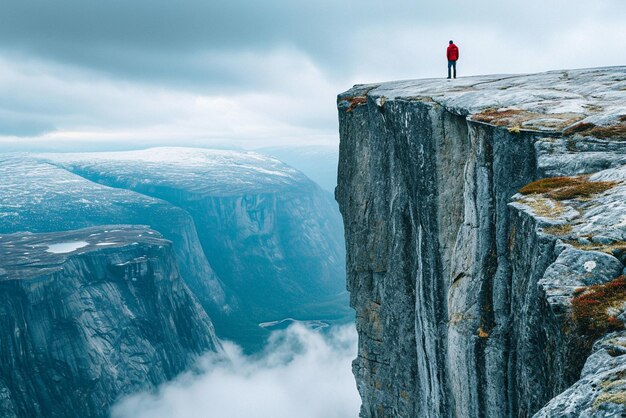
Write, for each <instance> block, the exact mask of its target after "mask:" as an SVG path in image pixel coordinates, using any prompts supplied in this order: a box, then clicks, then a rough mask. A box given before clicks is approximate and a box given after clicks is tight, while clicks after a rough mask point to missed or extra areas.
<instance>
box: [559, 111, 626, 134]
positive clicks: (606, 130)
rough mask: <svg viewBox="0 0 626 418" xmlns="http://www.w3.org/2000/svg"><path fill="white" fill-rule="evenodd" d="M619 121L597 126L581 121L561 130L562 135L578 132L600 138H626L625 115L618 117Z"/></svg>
mask: <svg viewBox="0 0 626 418" xmlns="http://www.w3.org/2000/svg"><path fill="white" fill-rule="evenodd" d="M618 120H619V123H617V124H615V125H610V126H598V125H596V124H594V123H589V122H581V123H577V124H576V125H573V126H570V127H569V128H567V129H565V130H564V131H563V135H564V136H572V135H575V134H579V135H582V136H593V137H595V138H600V139H626V115H622V116H620V117H619V119H618Z"/></svg>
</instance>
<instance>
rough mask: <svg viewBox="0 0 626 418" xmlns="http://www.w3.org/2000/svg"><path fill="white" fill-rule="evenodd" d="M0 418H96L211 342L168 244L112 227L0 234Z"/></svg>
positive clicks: (148, 233) (144, 231) (178, 368)
mask: <svg viewBox="0 0 626 418" xmlns="http://www.w3.org/2000/svg"><path fill="white" fill-rule="evenodd" d="M0 298H1V299H2V301H3V302H2V304H1V305H0V335H2V338H0V416H3V417H32V416H46V417H61V416H63V417H87V416H89V417H100V416H102V417H105V416H108V412H109V411H108V407H109V406H111V405H112V403H113V402H115V400H116V399H118V398H119V397H120V396H123V395H125V394H130V393H132V392H135V391H138V390H141V389H147V388H154V387H156V385H158V384H159V383H162V382H164V381H166V380H168V379H171V378H173V377H174V376H176V374H178V373H180V372H182V371H183V370H185V369H186V368H188V367H189V366H191V365H192V364H193V362H194V360H195V359H196V358H197V357H198V356H199V355H200V354H201V353H203V352H206V351H216V350H218V349H219V347H220V346H219V342H218V340H217V338H216V337H215V334H214V331H213V325H212V324H211V321H210V319H209V318H208V316H207V315H206V313H205V312H204V310H203V309H202V308H201V307H200V305H199V304H198V302H197V301H196V299H195V297H194V296H193V295H192V294H191V292H190V291H189V289H188V288H187V286H186V285H185V283H184V282H183V280H182V279H181V278H180V276H179V274H178V269H177V267H176V262H175V259H174V255H173V250H172V246H171V242H170V241H167V240H165V239H163V238H162V237H161V236H160V235H159V234H158V233H157V232H155V231H153V230H150V229H148V228H144V227H138V226H132V227H131V226H124V225H114V226H105V227H97V228H88V229H82V230H75V231H67V232H58V233H42V234H32V233H17V234H9V235H2V236H0Z"/></svg>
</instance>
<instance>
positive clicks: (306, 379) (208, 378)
mask: <svg viewBox="0 0 626 418" xmlns="http://www.w3.org/2000/svg"><path fill="white" fill-rule="evenodd" d="M356 341H357V337H356V331H355V329H354V327H352V326H345V327H337V328H335V329H333V330H331V331H330V332H329V333H327V334H322V333H320V332H317V331H312V330H309V329H307V328H305V327H303V326H300V325H294V326H291V327H289V328H288V329H287V330H284V331H277V332H275V333H274V334H273V335H272V337H271V338H270V341H269V342H268V344H267V347H266V348H265V350H264V351H263V352H262V353H260V354H258V355H254V356H245V355H243V353H242V351H241V349H240V348H239V347H237V346H236V345H234V344H231V343H225V344H224V352H223V353H221V354H207V355H206V356H204V357H203V358H202V359H201V360H200V361H199V364H198V367H199V370H200V373H191V372H190V373H186V374H183V375H182V376H180V377H178V378H177V379H176V380H174V381H173V382H170V383H167V384H165V385H163V386H162V387H161V388H159V390H158V391H157V392H156V393H141V394H137V395H132V396H130V397H128V398H126V399H123V400H122V401H121V402H120V403H118V404H117V405H116V406H115V407H114V408H113V410H112V416H113V418H130V417H133V418H157V417H158V418H169V417H172V418H174V417H176V418H191V417H207V418H294V417H298V418H356V417H357V416H358V411H359V405H360V400H359V396H358V393H357V391H356V385H355V382H354V378H353V376H352V372H351V366H350V365H351V361H352V359H353V358H354V357H355V356H356Z"/></svg>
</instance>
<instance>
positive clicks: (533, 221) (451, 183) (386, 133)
mask: <svg viewBox="0 0 626 418" xmlns="http://www.w3.org/2000/svg"><path fill="white" fill-rule="evenodd" d="M488 82H489V81H487V82H485V81H483V80H476V82H475V83H474V84H472V85H471V86H465V87H464V89H463V88H461V87H453V89H454V88H456V89H457V90H452V91H451V92H450V93H448V92H447V91H445V89H446V88H449V86H450V85H447V86H445V85H442V86H443V87H442V89H443V90H444V91H443V92H439V91H437V90H436V89H433V87H432V85H431V84H429V81H428V80H425V81H424V82H413V83H414V84H413V85H411V84H410V83H409V82H406V83H397V85H392V86H386V85H382V86H373V85H370V86H355V87H354V88H353V89H351V90H350V91H348V92H346V93H344V94H342V95H340V96H339V98H338V107H339V115H340V118H339V120H340V135H341V146H340V164H339V185H338V187H337V189H336V198H337V200H338V202H339V204H340V208H341V212H342V215H343V217H344V224H345V231H346V240H347V273H348V288H349V290H350V292H351V304H352V306H353V307H354V308H355V310H356V312H357V329H358V332H359V354H358V357H357V359H356V360H355V361H354V363H353V368H354V373H355V376H356V380H357V385H358V388H359V392H360V394H361V396H362V399H363V405H362V409H361V416H362V417H376V418H379V417H445V416H451V417H452V416H454V417H494V418H495V417H507V416H511V417H529V416H532V415H533V414H534V413H536V412H537V411H538V410H539V409H541V408H542V406H544V405H545V404H546V403H547V402H548V401H550V399H552V398H554V397H555V396H557V395H558V394H559V393H561V392H563V391H564V390H565V389H567V388H568V387H569V386H570V385H572V384H573V383H574V382H576V380H577V379H578V378H579V376H580V372H581V369H582V367H583V365H584V363H585V360H586V358H587V357H588V356H589V354H590V350H591V345H590V341H591V340H590V338H588V336H586V335H583V334H584V333H582V334H581V331H580V329H578V328H577V327H576V325H575V323H574V322H572V321H573V320H572V310H571V300H572V297H575V293H572V292H573V291H574V290H575V289H576V288H580V286H585V285H589V283H591V282H589V283H584V280H586V279H581V280H582V282H580V283H578V282H577V286H578V287H574V286H573V285H570V284H567V285H563V283H564V281H565V280H567V277H571V274H578V273H577V271H578V270H576V269H575V268H573V270H572V271H571V272H564V271H563V270H562V269H559V265H560V263H563V262H565V263H569V262H570V260H571V257H573V256H572V255H568V254H570V252H571V251H575V249H573V247H571V244H568V242H569V241H567V240H566V239H565V238H566V237H564V236H559V234H556V233H555V232H548V230H549V228H553V229H554V228H557V227H560V228H561V229H562V230H565V229H567V228H566V227H563V225H566V222H568V221H569V220H571V219H573V218H572V216H574V215H571V213H574V212H575V213H583V212H578V211H577V210H576V209H573V207H574V206H575V205H574V204H573V203H569V201H565V203H562V202H561V201H557V200H551V199H547V198H546V202H548V203H549V204H550V205H553V206H554V208H551V207H549V208H548V212H550V210H552V212H554V213H549V214H546V213H543V212H545V211H546V209H545V208H541V207H537V205H536V204H535V203H532V202H526V201H525V200H524V201H523V202H522V203H519V202H518V203H515V204H513V205H511V199H512V197H513V196H515V195H516V193H517V191H518V190H519V189H520V188H522V187H523V186H524V185H526V184H528V183H531V182H532V181H534V180H537V179H539V178H541V177H544V176H546V175H551V176H554V175H572V174H579V173H585V172H594V171H597V169H598V168H606V167H611V166H617V165H619V161H621V160H620V159H621V157H619V155H618V156H616V155H615V154H616V152H617V151H616V149H619V150H623V149H624V147H621V148H620V147H616V146H615V145H614V144H610V145H609V143H610V141H604V143H602V141H600V143H599V142H598V140H597V139H592V140H588V138H587V137H582V136H581V137H578V136H577V137H575V138H574V139H576V141H575V142H574V140H573V139H572V138H568V139H564V138H562V136H561V134H560V133H558V132H557V131H558V129H562V128H559V126H566V125H567V124H572V123H575V122H576V121H578V120H581V119H582V118H583V117H584V115H583V114H582V113H581V114H580V115H579V114H570V113H559V114H558V115H557V116H546V115H545V114H543V113H540V112H539V111H534V110H533V112H531V111H527V110H516V111H514V112H511V111H506V110H504V111H502V112H503V113H499V112H500V111H495V110H489V111H484V112H483V113H481V114H479V115H476V114H478V113H479V112H478V110H480V108H488V104H489V103H488V102H487V101H486V100H485V99H484V97H481V94H482V93H483V92H477V93H476V94H477V95H478V97H477V98H476V101H477V103H473V102H472V100H470V99H468V98H467V96H466V95H465V94H466V93H465V92H466V91H478V90H479V89H481V88H482V87H477V86H478V85H480V84H487V83H488ZM493 82H494V83H495V84H496V85H498V84H499V83H502V81H501V79H496V80H493ZM430 83H434V82H430ZM516 83H520V81H519V80H517V81H515V80H513V81H511V85H513V86H516ZM467 84H470V83H469V82H468V83H467ZM508 88H509V87H508V86H507V87H503V86H501V85H498V89H497V93H493V92H491V91H488V92H486V93H485V94H492V95H493V96H494V97H495V96H497V94H500V95H502V94H506V93H500V91H501V90H506V89H508ZM542 88H543V87H542ZM420 89H421V90H424V91H431V95H430V96H429V95H425V94H424V95H416V94H415V93H416V91H419V90H420ZM432 92H437V94H439V97H438V96H437V94H435V93H432ZM457 92H460V93H458V96H459V97H460V98H458V100H457V102H454V100H455V99H454V97H456V96H454V95H455V94H456V93H457ZM421 93H423V91H421ZM446 94H449V95H450V97H452V99H450V98H448V97H447V96H446ZM541 94H543V95H544V96H545V92H542V93H541ZM541 94H539V93H538V96H541ZM559 94H563V93H562V92H561V93H559ZM441 96H442V97H443V99H441ZM511 96H512V98H513V99H515V98H516V97H518V96H516V95H515V94H513V93H511ZM390 97H391V98H390ZM529 97H533V96H532V94H529ZM538 100H539V99H538ZM540 100H544V99H540ZM474 106H478V107H479V109H476V108H474ZM541 110H542V111H543V112H546V110H545V108H541ZM507 112H508V113H507ZM524 112H525V113H524ZM492 114H496V115H498V116H499V117H503V118H504V117H505V116H503V115H506V117H507V118H508V117H512V116H511V115H512V114H514V115H515V118H521V116H520V115H523V117H524V118H525V119H524V120H523V121H522V120H521V119H516V121H517V120H519V121H520V122H519V124H520V125H518V126H509V125H507V123H500V122H501V120H492V119H490V118H491V115H492ZM475 116H479V117H475ZM605 116H606V115H605ZM481 117H482V119H481ZM594 117H595V116H594ZM530 119H533V120H532V121H531V122H528V121H529V120H530ZM555 121H556V122H555ZM507 122H509V120H507ZM516 123H517V122H516ZM526 123H534V124H535V125H533V129H520V126H522V127H523V126H525V125H521V124H526ZM555 124H561V125H558V126H557V125H555ZM564 141H565V142H566V143H568V144H569V145H567V144H566V145H565V146H563V147H562V148H564V149H561V148H559V147H560V145H559V144H562V143H563V142H564ZM568 141H569V142H568ZM585 144H589V145H585ZM577 147H579V148H580V149H578V148H577ZM585 151H588V154H587V155H585V156H584V157H583V158H580V157H581V156H580V154H579V153H584V152H585ZM567 152H571V155H568V154H567ZM603 152H604V154H603ZM559 156H561V159H560V160H559ZM518 196H519V195H518ZM533 196H534V195H533ZM524 199H525V198H524ZM537 199H538V201H540V198H537ZM531 200H532V199H531ZM583 200H584V199H582V200H581V202H582V201H583ZM533 202H534V201H533ZM540 202H543V201H540ZM544 203H545V202H544ZM576 204H578V203H576ZM528 205H530V206H528ZM569 205H572V207H570V206H569ZM540 209H543V211H542V210H540ZM570 209H571V210H570ZM570 215H571V216H570ZM568 216H569V217H568ZM548 218H550V219H548ZM557 218H558V219H557ZM546 222H547V224H546ZM576 222H578V221H576ZM576 222H575V223H576ZM582 222H583V221H582V220H581V221H580V222H579V223H581V224H582ZM548 224H549V225H548ZM577 224H578V223H577ZM547 225H548V226H547ZM542 228H543V229H545V231H544V232H542V231H543V229H542ZM568 228H570V229H571V225H570V226H568ZM557 229H558V228H557ZM574 229H576V227H575V228H574ZM555 230H556V229H555ZM568 231H569V229H568ZM617 239H618V238H616V240H617ZM570 241H571V240H570ZM602 251H605V253H606V251H607V250H606V249H605V250H602ZM584 252H585V253H589V252H588V251H584ZM609 252H610V251H609ZM605 253H603V254H599V253H598V254H592V255H590V257H592V258H593V260H596V261H593V262H594V263H596V262H598V263H599V261H597V260H600V259H601V258H602V257H603V256H604V255H605ZM564 254H565V255H564ZM572 254H573V253H572ZM606 257H609V258H610V259H611V260H612V261H610V262H609V264H611V263H613V262H615V263H617V264H615V265H613V264H611V266H612V267H611V268H609V269H608V270H606V271H604V270H603V271H604V273H602V275H599V276H598V277H597V280H596V281H597V282H608V281H610V280H612V279H614V278H615V277H617V276H619V274H620V273H621V268H622V267H623V266H622V265H621V263H619V262H618V260H617V259H616V258H614V257H613V256H611V255H606ZM563 260H566V261H563ZM594 265H595V264H594ZM620 266H621V267H620ZM613 267H614V268H613ZM580 269H582V267H580ZM597 271H599V270H596V272H592V273H591V275H594V274H596V273H597ZM583 273H585V272H584V271H583ZM588 276H589V275H588ZM581 277H582V276H581ZM594 280H595V279H594ZM557 288H558V289H560V290H558V292H562V291H565V292H569V296H568V298H566V299H567V300H566V302H563V301H561V302H558V303H557V302H555V301H556V299H554V298H551V297H550V294H551V292H553V290H554V289H557ZM563 289H565V290H563ZM547 416H552V415H547ZM554 416H557V415H554Z"/></svg>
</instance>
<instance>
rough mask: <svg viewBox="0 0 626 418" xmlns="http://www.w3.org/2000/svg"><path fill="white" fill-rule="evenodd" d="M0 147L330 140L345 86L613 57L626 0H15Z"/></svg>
mask: <svg viewBox="0 0 626 418" xmlns="http://www.w3.org/2000/svg"><path fill="white" fill-rule="evenodd" d="M1 7H2V8H1V9H0V149H4V150H14V149H30V148H37V149H42V148H44V149H52V150H54V149H61V148H64V149H65V148H67V147H70V148H72V149H98V148H102V147H106V148H137V147H142V146H146V145H158V144H182V145H201V146H220V147H247V148H254V147H261V146H270V145H285V144H293V145H301V144H315V145H320V144H321V145H332V144H336V143H337V141H338V135H337V132H336V131H337V120H336V119H337V115H336V110H335V96H336V94H337V93H338V92H340V91H343V90H346V89H347V88H349V87H350V86H351V85H352V84H354V83H364V82H376V81H384V80H394V79H406V78H422V77H442V76H445V71H446V61H445V48H446V46H447V42H448V40H450V39H454V40H455V42H456V43H457V45H458V46H459V48H460V51H461V58H460V61H459V64H458V71H459V75H461V76H464V75H473V74H490V73H521V72H535V71H545V70H551V69H562V68H582V67H595V66H611V65H624V64H626V25H625V24H624V22H625V21H626V1H624V0H593V1H589V0H586V1H581V0H549V1H548V0H525V1H516V2H509V1H502V0H480V1H467V0H447V1H446V0H441V1H432V0H428V1H425V0H412V1H409V0H387V1H373V0H358V1H357V0H343V1H337V0H333V1H331V0H317V1H310V2H306V1H297V2H296V1H293V0H254V1H252V0H247V1H244V0H221V1H216V0H177V1H168V2H165V1H159V0H134V1H128V0H124V1H121V0H109V1H85V0H55V1H49V0H25V1H7V2H3V5H2V6H1Z"/></svg>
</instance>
